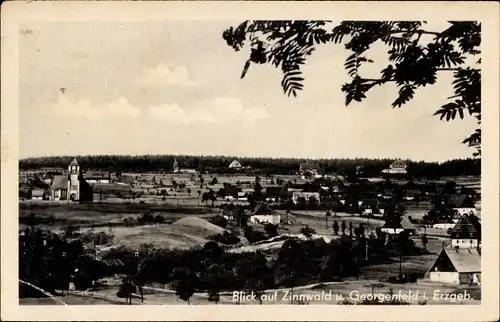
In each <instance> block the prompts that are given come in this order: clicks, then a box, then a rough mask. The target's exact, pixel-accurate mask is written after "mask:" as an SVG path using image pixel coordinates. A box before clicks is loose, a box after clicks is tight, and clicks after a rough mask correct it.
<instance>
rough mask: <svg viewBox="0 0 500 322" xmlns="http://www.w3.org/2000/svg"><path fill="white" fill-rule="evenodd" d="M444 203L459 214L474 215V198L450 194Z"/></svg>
mask: <svg viewBox="0 0 500 322" xmlns="http://www.w3.org/2000/svg"><path fill="white" fill-rule="evenodd" d="M446 203H447V205H448V206H450V207H451V208H453V209H455V210H456V211H458V213H459V214H461V215H464V214H470V213H472V214H474V215H475V214H476V211H477V210H476V205H475V201H474V198H473V197H472V196H471V195H467V194H452V195H450V196H449V197H448V199H447V200H446Z"/></svg>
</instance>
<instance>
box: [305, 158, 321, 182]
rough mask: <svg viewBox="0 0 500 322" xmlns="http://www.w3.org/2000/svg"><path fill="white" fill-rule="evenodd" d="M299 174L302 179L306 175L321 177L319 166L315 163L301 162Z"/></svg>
mask: <svg viewBox="0 0 500 322" xmlns="http://www.w3.org/2000/svg"><path fill="white" fill-rule="evenodd" d="M299 175H300V176H301V177H302V179H305V178H306V177H314V178H321V177H322V176H321V174H320V169H319V166H318V165H317V164H315V163H310V162H307V163H301V164H300V166H299Z"/></svg>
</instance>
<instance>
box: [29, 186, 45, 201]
mask: <svg viewBox="0 0 500 322" xmlns="http://www.w3.org/2000/svg"><path fill="white" fill-rule="evenodd" d="M31 199H32V200H45V199H47V195H46V193H45V190H43V189H33V190H31Z"/></svg>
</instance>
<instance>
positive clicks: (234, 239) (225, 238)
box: [209, 231, 240, 245]
mask: <svg viewBox="0 0 500 322" xmlns="http://www.w3.org/2000/svg"><path fill="white" fill-rule="evenodd" d="M209 239H211V240H213V241H215V242H218V243H221V244H224V245H236V244H238V243H239V242H240V239H239V238H238V236H236V234H235V233H233V232H227V231H225V232H224V233H222V234H216V235H213V236H210V237H209Z"/></svg>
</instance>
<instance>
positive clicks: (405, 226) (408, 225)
mask: <svg viewBox="0 0 500 322" xmlns="http://www.w3.org/2000/svg"><path fill="white" fill-rule="evenodd" d="M380 229H381V230H382V232H384V233H387V234H390V235H397V234H399V233H401V232H403V231H408V232H409V233H410V234H413V233H414V232H415V231H416V230H417V229H418V225H415V224H413V223H412V222H410V220H409V219H408V217H407V216H403V217H402V218H401V223H400V224H399V225H397V226H391V225H388V224H387V223H385V224H384V225H383V226H382V227H381V228H380Z"/></svg>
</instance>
